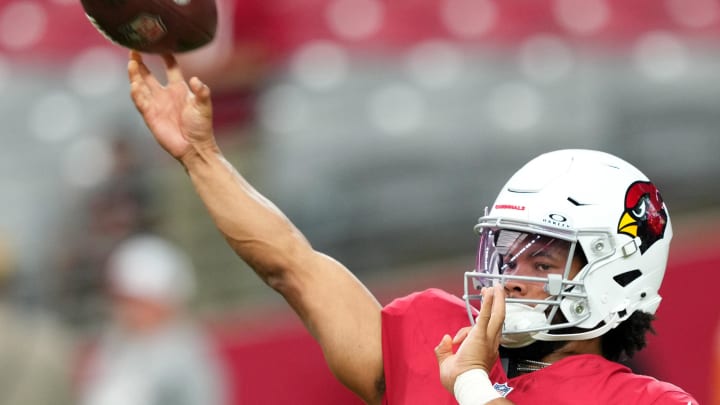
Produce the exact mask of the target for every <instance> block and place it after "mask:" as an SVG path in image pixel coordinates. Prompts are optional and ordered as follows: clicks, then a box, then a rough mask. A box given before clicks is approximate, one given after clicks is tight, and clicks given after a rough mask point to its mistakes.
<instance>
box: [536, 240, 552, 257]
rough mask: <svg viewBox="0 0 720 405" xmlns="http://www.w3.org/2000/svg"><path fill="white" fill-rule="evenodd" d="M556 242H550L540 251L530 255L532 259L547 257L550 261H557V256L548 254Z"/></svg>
mask: <svg viewBox="0 0 720 405" xmlns="http://www.w3.org/2000/svg"><path fill="white" fill-rule="evenodd" d="M553 242H555V240H554V239H553V240H549V241H548V242H547V243H546V244H544V245H543V246H541V247H540V248H539V249H538V250H536V251H535V252H533V253H531V254H530V257H547V258H548V259H556V257H555V256H556V255H554V254H553V253H552V252H548V250H547V248H548V247H550V245H552V244H553Z"/></svg>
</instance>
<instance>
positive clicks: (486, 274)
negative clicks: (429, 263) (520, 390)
mask: <svg viewBox="0 0 720 405" xmlns="http://www.w3.org/2000/svg"><path fill="white" fill-rule="evenodd" d="M485 211H486V213H485V215H484V216H483V217H481V218H480V219H479V222H478V224H477V225H476V226H475V230H476V232H477V233H478V234H479V235H480V246H479V249H478V254H477V264H476V268H475V269H474V270H473V271H470V272H467V273H465V295H464V298H465V302H466V304H467V310H468V315H469V316H470V320H471V322H473V323H474V319H473V318H474V315H475V314H476V311H475V309H474V308H475V305H474V304H476V303H477V300H480V299H481V295H480V294H479V290H480V288H482V287H486V286H491V285H493V284H496V283H501V284H502V285H504V286H505V288H506V292H508V298H507V301H506V302H507V304H506V319H505V324H504V327H503V338H502V343H501V344H502V345H503V346H505V347H508V348H514V347H523V346H527V345H529V344H531V343H533V342H534V341H535V340H545V341H564V340H582V339H589V338H593V337H597V336H600V335H602V334H604V333H605V332H607V331H608V330H610V329H612V328H614V327H616V326H617V325H618V324H620V322H622V321H624V320H626V319H627V318H628V317H630V315H631V314H632V313H633V312H635V311H642V312H646V313H650V314H654V313H655V311H656V309H657V307H658V305H659V304H660V300H661V298H660V296H659V295H658V289H659V288H660V283H661V282H662V278H663V275H664V273H665V266H666V263H667V257H668V251H669V246H670V239H671V238H672V227H671V224H670V217H669V215H668V212H667V208H666V207H665V204H664V202H663V200H662V198H661V197H660V194H659V192H658V190H657V188H656V187H655V186H654V185H653V184H652V183H651V182H650V181H649V180H648V178H647V177H646V176H645V175H644V174H643V173H641V172H640V171H639V170H638V169H636V168H635V167H633V166H632V165H630V164H629V163H627V162H625V161H623V160H622V159H619V158H617V157H615V156H612V155H610V154H607V153H604V152H598V151H591V150H560V151H555V152H550V153H546V154H543V155H540V156H538V157H537V158H535V159H533V160H531V161H530V162H528V163H527V164H526V165H525V166H524V167H522V168H521V169H520V170H518V171H517V172H516V173H515V175H513V176H512V177H511V178H510V180H509V181H508V182H507V183H506V184H505V186H504V187H503V188H502V190H501V191H500V194H499V195H498V197H497V199H496V200H495V203H494V204H493V206H492V207H491V208H490V210H489V212H488V209H487V208H486V210H485ZM559 256H562V257H559ZM573 258H575V261H574V262H573ZM523 263H525V264H523ZM573 263H574V264H573ZM524 266H525V267H524ZM522 267H524V269H525V270H522V269H521V268H522ZM538 283H541V284H538ZM531 284H532V285H534V286H535V287H536V291H537V287H538V286H540V285H541V286H542V290H541V291H544V292H542V294H541V296H540V297H537V296H535V297H532V296H529V295H530V294H525V289H524V288H510V286H511V285H531ZM536 295H537V294H536Z"/></svg>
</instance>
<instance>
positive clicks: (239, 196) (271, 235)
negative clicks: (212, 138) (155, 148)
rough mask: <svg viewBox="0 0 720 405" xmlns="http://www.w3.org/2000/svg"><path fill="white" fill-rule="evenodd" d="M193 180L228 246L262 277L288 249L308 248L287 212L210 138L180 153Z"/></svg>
mask: <svg viewBox="0 0 720 405" xmlns="http://www.w3.org/2000/svg"><path fill="white" fill-rule="evenodd" d="M181 162H182V164H183V166H184V167H185V169H186V171H187V173H188V175H189V177H190V179H191V181H192V183H193V186H194V188H195V190H196V192H197V194H198V195H199V196H200V198H201V200H202V201H203V203H204V204H205V206H206V208H207V210H208V212H209V213H210V215H211V217H212V219H213V221H214V222H215V224H216V226H217V228H218V229H219V230H220V232H221V233H222V234H223V236H224V237H225V239H226V240H227V241H228V243H229V245H230V246H231V247H232V249H233V250H234V251H235V252H236V253H237V254H238V255H239V256H240V257H241V258H242V259H243V260H244V261H245V262H246V263H248V264H249V265H250V266H251V267H252V268H253V269H254V270H255V271H256V272H257V273H258V275H259V276H260V277H261V278H262V279H263V280H264V281H265V282H267V283H269V284H270V283H271V282H272V281H273V280H272V279H273V277H276V276H279V275H280V272H281V269H284V268H287V267H289V264H288V263H287V261H288V260H290V258H291V257H292V255H293V254H302V253H311V252H312V248H311V247H310V245H309V243H308V242H307V240H306V239H305V238H304V237H303V235H302V234H301V233H300V232H299V231H298V230H297V229H296V228H295V227H294V226H293V224H292V223H291V222H290V221H289V220H288V219H287V217H286V216H285V215H284V214H283V213H282V212H281V211H280V210H279V209H278V208H277V207H276V206H275V205H274V204H273V203H272V202H271V201H270V200H268V199H267V198H265V197H264V196H262V195H261V194H260V193H259V192H258V191H257V190H255V188H254V187H253V186H252V185H251V184H249V183H248V182H247V181H246V180H245V179H244V178H243V177H242V176H241V175H240V174H239V173H238V172H237V170H235V168H234V167H233V166H232V165H231V164H230V163H229V162H228V161H227V160H226V159H225V158H224V156H223V155H222V153H221V151H220V150H219V148H218V147H217V146H216V145H215V144H214V143H209V144H207V145H202V146H196V147H195V148H193V150H191V151H190V152H188V153H187V154H186V155H185V156H183V158H182V159H181Z"/></svg>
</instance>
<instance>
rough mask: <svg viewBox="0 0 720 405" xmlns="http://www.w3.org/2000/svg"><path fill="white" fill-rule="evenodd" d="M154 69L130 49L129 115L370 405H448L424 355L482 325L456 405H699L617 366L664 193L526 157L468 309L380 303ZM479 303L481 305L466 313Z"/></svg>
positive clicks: (642, 320) (631, 339)
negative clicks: (181, 171)
mask: <svg viewBox="0 0 720 405" xmlns="http://www.w3.org/2000/svg"><path fill="white" fill-rule="evenodd" d="M164 60H165V63H166V77H167V80H168V83H167V85H163V84H161V83H160V82H159V81H158V80H157V78H156V77H155V76H154V75H153V74H152V73H151V72H150V71H149V70H148V68H147V67H146V66H145V65H144V63H143V61H142V58H141V56H140V55H139V54H138V53H135V52H133V53H131V60H130V62H129V64H128V71H129V76H130V82H131V95H132V98H133V101H134V103H135V105H136V107H137V109H138V110H139V112H140V113H141V114H142V116H143V118H144V119H145V122H146V124H147V125H148V127H149V129H150V130H151V131H152V133H153V135H154V136H155V139H156V140H157V141H158V143H159V144H160V145H161V146H162V147H163V148H164V149H165V150H166V151H167V152H168V153H169V154H170V155H171V156H173V157H174V158H176V159H177V160H179V161H180V163H182V165H183V166H184V168H185V169H186V171H187V172H188V174H189V176H190V179H191V180H192V182H193V185H194V187H195V189H196V191H197V192H198V194H199V195H200V197H201V198H202V200H203V202H204V203H205V204H206V206H207V208H208V210H209V212H210V214H211V216H212V218H213V219H214V221H215V223H216V225H217V226H218V228H219V229H220V231H221V232H222V233H223V235H224V236H225V238H226V240H227V241H228V243H229V244H230V246H231V247H232V248H233V249H234V250H235V252H236V253H237V254H238V255H239V256H240V257H241V258H242V259H243V260H245V261H246V262H247V263H248V264H249V265H250V266H251V267H252V268H253V269H254V270H255V271H256V273H257V274H258V275H259V276H260V277H261V278H262V279H263V280H264V281H265V282H266V283H267V284H268V285H269V286H271V287H272V288H274V289H275V290H276V291H278V292H279V293H280V294H281V295H283V297H284V298H285V299H286V301H287V302H288V303H289V304H290V305H291V307H292V308H293V309H294V310H295V311H296V312H297V314H298V315H299V316H300V318H301V319H302V320H303V322H304V324H305V325H306V327H307V328H308V329H309V331H310V333H311V334H312V335H313V336H314V337H315V339H316V340H317V341H318V342H319V344H320V346H321V347H322V350H323V352H324V355H325V358H326V361H327V362H328V364H329V366H330V368H331V370H332V371H333V372H334V374H335V376H336V377H337V378H338V379H339V380H340V381H341V382H343V383H344V384H345V385H346V386H347V387H348V388H350V389H351V390H352V391H354V392H355V393H356V394H357V395H358V396H360V397H361V398H362V399H363V400H364V401H365V402H366V403H369V404H380V403H385V404H396V403H403V404H404V403H432V404H453V403H456V402H455V398H453V396H452V395H451V394H450V393H448V392H447V391H446V390H445V389H444V388H443V386H442V384H441V381H440V375H439V373H438V364H437V362H436V359H435V358H433V356H432V353H431V352H432V351H433V349H434V348H435V345H436V344H437V342H438V341H441V339H442V341H441V347H442V348H443V350H442V351H441V353H445V354H447V353H448V352H451V351H452V344H453V342H452V339H451V338H450V337H449V335H447V334H448V333H453V332H455V331H457V330H458V329H461V328H462V327H465V326H466V325H467V324H468V321H470V322H473V321H475V319H477V324H476V325H477V326H476V329H475V331H478V330H479V331H480V332H481V333H477V332H476V333H474V334H473V337H475V338H477V339H474V340H473V341H471V342H476V341H477V340H479V341H480V344H479V345H473V346H475V347H479V348H482V350H477V351H473V353H472V354H474V355H475V356H478V357H479V358H480V359H481V360H480V361H478V362H477V363H476V364H475V365H474V367H473V369H474V370H478V371H479V373H474V374H472V377H473V378H472V379H471V380H470V382H469V383H470V385H469V386H470V387H471V389H470V390H469V391H470V392H469V393H468V394H467V397H469V399H468V400H469V401H470V402H464V401H463V399H467V398H465V395H459V397H461V398H460V400H461V402H462V403H463V404H465V403H468V404H470V403H472V404H483V403H497V404H501V403H567V402H571V403H583V404H607V403H634V404H650V403H653V404H656V405H657V404H682V405H688V404H697V402H696V401H695V400H694V399H693V398H692V397H691V396H690V395H689V394H688V393H686V392H684V391H683V390H682V389H680V388H678V387H676V386H674V385H672V384H670V383H666V382H661V381H658V380H655V379H654V378H652V377H647V376H643V375H638V374H634V373H632V372H631V371H630V370H629V369H628V368H626V367H624V366H623V365H622V364H620V363H619V361H620V360H622V359H623V358H624V357H625V356H632V355H633V354H634V353H635V352H636V351H638V350H640V349H642V348H643V347H644V346H645V344H646V342H645V335H646V333H647V332H649V331H651V330H652V326H651V323H652V320H653V314H654V313H655V310H656V309H657V307H658V305H659V303H660V296H659V295H658V289H659V287H660V283H661V281H662V278H663V275H664V271H665V266H666V261H667V254H668V249H669V243H670V239H671V238H672V228H671V225H670V219H669V216H668V213H667V210H666V207H665V204H664V202H663V200H662V198H661V197H660V194H659V192H658V190H657V189H656V188H655V186H654V185H653V184H652V183H651V182H650V181H649V180H648V179H647V178H646V177H645V175H644V174H642V173H641V172H640V171H638V170H637V169H636V168H635V167H633V166H632V165H630V164H628V163H627V162H625V161H623V160H621V159H619V158H617V157H614V156H612V155H609V154H605V153H602V152H596V151H587V150H565V151H557V152H554V153H547V154H544V155H541V156H539V157H537V158H536V159H534V160H532V161H530V162H529V163H528V164H526V165H525V166H524V167H523V168H521V169H520V170H519V171H518V172H517V173H516V174H515V175H514V176H513V177H512V178H511V179H510V180H509V182H508V183H507V185H506V186H505V187H503V189H502V191H501V193H500V194H499V196H498V199H497V200H496V203H495V204H494V205H493V206H492V210H491V211H489V212H486V214H485V215H484V216H483V217H481V218H480V220H479V222H478V224H477V225H476V228H475V229H476V231H477V232H478V233H479V234H480V246H479V249H478V262H477V269H476V270H475V271H473V272H469V273H467V274H466V275H465V276H466V277H467V278H466V280H465V281H466V286H470V288H466V294H465V301H463V300H460V299H458V298H457V297H454V296H452V295H450V294H448V293H446V292H444V291H440V290H433V289H431V290H427V291H424V292H420V293H416V294H411V295H410V296H408V297H405V298H401V299H397V300H395V301H393V302H392V303H390V304H389V305H388V306H386V307H385V308H382V307H381V306H380V304H379V303H378V301H377V300H376V299H375V297H374V296H373V295H372V294H370V292H369V291H368V290H367V289H366V288H365V286H364V285H362V283H360V281H359V280H358V279H357V278H356V277H355V276H354V275H353V274H352V273H351V272H350V271H349V270H348V269H347V268H345V267H344V266H343V265H342V264H340V263H339V262H337V261H335V260H334V259H332V258H330V257H328V256H326V255H324V254H322V253H320V252H317V251H315V250H314V249H313V248H312V246H311V245H310V243H309V242H308V241H307V240H306V239H305V238H304V236H303V235H302V234H301V233H300V231H299V230H298V229H297V228H295V227H294V225H293V224H292V223H291V222H290V220H289V219H288V218H287V217H285V215H284V214H283V213H282V212H280V210H279V209H278V208H277V207H276V206H275V205H274V204H272V203H271V202H270V201H269V200H267V199H266V198H264V197H263V196H262V195H261V194H260V193H258V192H257V191H256V190H255V189H254V188H253V187H252V186H251V185H250V184H248V183H247V182H246V181H245V180H244V179H243V178H242V177H241V176H240V174H239V173H237V171H235V169H234V168H233V167H232V166H231V165H230V164H229V163H228V162H227V161H226V160H225V159H224V158H223V156H222V153H221V151H220V149H219V148H218V146H217V144H216V142H215V139H214V137H213V126H212V105H211V101H210V89H209V87H208V86H207V85H205V84H203V83H202V82H201V81H200V80H199V79H198V78H197V77H193V78H191V79H190V80H189V81H187V82H186V80H185V78H184V76H183V74H182V72H181V71H180V68H179V67H178V65H177V62H176V61H175V59H174V57H173V56H172V55H165V56H164ZM490 286H493V288H487V287H490ZM473 287H474V288H473ZM474 289H478V290H481V294H477V292H476V291H474ZM506 300H507V301H506ZM480 301H484V302H485V303H486V304H487V305H482V306H481V314H480V316H479V317H477V318H476V310H475V309H474V306H473V302H480ZM493 302H494V303H495V304H496V305H495V307H496V308H497V309H495V310H494V311H491V309H492V303H493ZM506 302H507V303H506ZM506 312H507V316H506ZM468 318H470V319H468ZM501 326H502V327H501ZM459 336H460V337H459V338H458V340H462V333H461V334H460V335H459ZM456 343H457V342H456ZM501 349H503V350H502V351H503V362H502V363H501V362H499V361H498V355H499V353H498V351H499V350H501ZM441 365H442V364H441ZM460 371H464V370H460ZM491 379H492V380H491ZM445 382H446V383H447V380H445ZM493 383H494V384H493ZM453 384H454V382H453ZM450 388H451V391H452V387H450ZM455 394H458V393H457V392H455ZM461 394H462V393H461ZM504 397H507V398H504ZM511 401H513V402H511Z"/></svg>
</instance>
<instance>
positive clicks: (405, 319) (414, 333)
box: [382, 289, 470, 405]
mask: <svg viewBox="0 0 720 405" xmlns="http://www.w3.org/2000/svg"><path fill="white" fill-rule="evenodd" d="M469 325H470V320H469V318H468V314H467V310H466V308H465V302H464V301H463V300H461V299H460V298H458V297H456V296H454V295H451V294H449V293H447V292H444V291H442V290H439V289H429V290H425V291H422V292H418V293H414V294H411V295H409V296H407V297H404V298H400V299H397V300H395V301H393V302H391V303H390V304H389V305H388V306H386V307H385V308H384V309H383V311H382V349H383V366H384V371H385V386H386V390H385V399H384V403H385V404H429V403H432V404H433V405H444V404H447V405H455V404H457V402H456V401H455V398H454V397H453V396H452V395H451V394H450V393H449V392H448V391H447V390H445V388H444V387H443V386H442V383H441V382H440V375H439V372H438V365H437V360H436V358H435V352H434V349H435V347H436V346H437V344H438V343H440V340H441V339H442V337H443V335H445V334H449V335H451V336H454V335H455V333H456V332H457V331H458V330H459V329H460V328H463V327H465V326H469Z"/></svg>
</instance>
